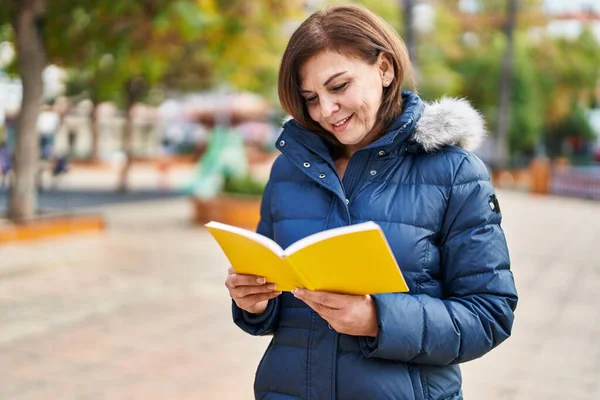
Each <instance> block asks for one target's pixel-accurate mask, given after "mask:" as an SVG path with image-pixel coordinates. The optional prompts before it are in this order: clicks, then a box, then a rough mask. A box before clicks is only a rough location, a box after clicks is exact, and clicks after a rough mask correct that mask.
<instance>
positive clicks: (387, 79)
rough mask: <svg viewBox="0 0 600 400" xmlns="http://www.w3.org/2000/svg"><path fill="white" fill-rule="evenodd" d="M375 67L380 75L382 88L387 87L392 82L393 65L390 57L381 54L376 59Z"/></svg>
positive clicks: (386, 54)
mask: <svg viewBox="0 0 600 400" xmlns="http://www.w3.org/2000/svg"><path fill="white" fill-rule="evenodd" d="M377 67H378V68H379V73H380V75H381V82H382V85H383V86H389V85H390V83H391V82H392V81H393V80H394V78H395V76H394V63H393V62H392V57H391V56H390V55H389V54H388V53H384V52H381V53H379V56H378V57H377Z"/></svg>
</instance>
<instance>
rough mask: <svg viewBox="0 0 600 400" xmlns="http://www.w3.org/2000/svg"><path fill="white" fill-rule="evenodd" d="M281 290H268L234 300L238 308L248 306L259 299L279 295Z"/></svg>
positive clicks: (259, 300)
mask: <svg viewBox="0 0 600 400" xmlns="http://www.w3.org/2000/svg"><path fill="white" fill-rule="evenodd" d="M280 294H281V292H269V293H257V294H253V295H250V296H246V297H243V298H242V299H239V300H236V304H237V305H238V306H239V307H240V308H249V307H252V306H253V305H255V304H256V303H260V302H261V301H265V300H271V299H274V298H275V297H277V296H279V295H280Z"/></svg>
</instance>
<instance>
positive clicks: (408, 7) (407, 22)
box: [402, 0, 419, 75]
mask: <svg viewBox="0 0 600 400" xmlns="http://www.w3.org/2000/svg"><path fill="white" fill-rule="evenodd" d="M415 3H416V0H402V4H403V6H404V7H403V13H402V16H403V20H404V41H405V43H406V48H407V50H408V56H409V57H410V60H411V62H412V66H413V71H414V73H415V75H419V59H418V56H417V30H416V29H415Z"/></svg>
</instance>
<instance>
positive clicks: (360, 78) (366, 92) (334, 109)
mask: <svg viewBox="0 0 600 400" xmlns="http://www.w3.org/2000/svg"><path fill="white" fill-rule="evenodd" d="M300 79H301V92H302V96H303V97H304V99H305V101H306V106H307V109H308V113H309V115H310V117H311V118H312V119H313V120H314V121H315V122H317V123H318V124H319V125H321V126H322V127H323V128H324V129H325V130H326V131H328V132H330V133H331V134H332V135H334V136H335V137H336V138H337V139H338V140H339V141H340V143H342V144H343V145H345V146H346V148H347V150H350V153H353V152H354V151H356V150H359V149H361V148H363V147H365V146H367V145H369V144H370V143H372V142H373V141H374V140H375V139H376V138H377V134H378V132H372V129H373V126H374V124H375V120H376V118H377V111H378V110H379V106H380V105H381V99H382V93H383V87H384V85H385V86H388V85H389V83H390V82H391V81H392V79H393V70H392V68H391V64H390V62H389V61H388V59H387V57H385V56H384V55H383V53H382V54H381V55H380V56H379V59H378V61H377V62H376V63H375V64H373V65H369V64H367V63H365V62H364V61H362V60H360V59H358V58H349V57H347V56H345V55H342V54H340V53H337V52H333V51H329V50H326V51H323V52H320V53H318V54H316V55H314V56H313V57H311V58H310V59H308V61H307V62H306V63H305V64H304V65H303V66H302V68H301V69H300Z"/></svg>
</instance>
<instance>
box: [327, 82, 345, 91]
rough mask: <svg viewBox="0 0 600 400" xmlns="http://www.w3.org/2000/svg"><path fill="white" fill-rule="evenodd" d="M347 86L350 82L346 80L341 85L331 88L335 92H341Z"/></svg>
mask: <svg viewBox="0 0 600 400" xmlns="http://www.w3.org/2000/svg"><path fill="white" fill-rule="evenodd" d="M346 86H348V82H344V83H342V84H341V85H337V86H334V87H333V88H331V90H332V91H334V92H341V91H342V90H344V89H346Z"/></svg>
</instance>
